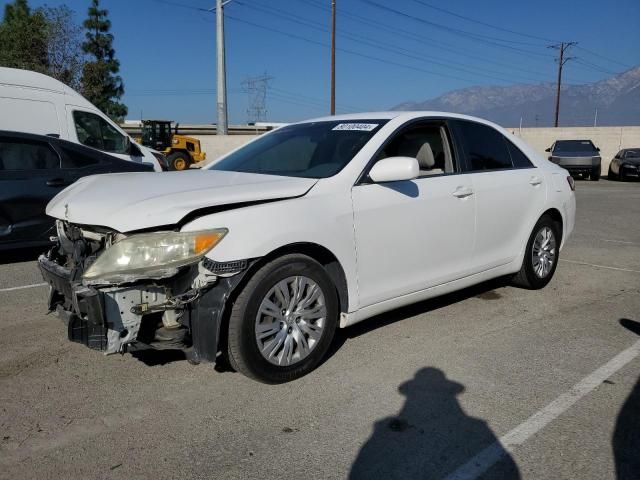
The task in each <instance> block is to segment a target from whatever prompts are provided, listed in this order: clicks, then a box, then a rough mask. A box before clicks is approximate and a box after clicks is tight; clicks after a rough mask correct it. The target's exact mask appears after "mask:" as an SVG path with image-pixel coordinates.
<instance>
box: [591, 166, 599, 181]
mask: <svg viewBox="0 0 640 480" xmlns="http://www.w3.org/2000/svg"><path fill="white" fill-rule="evenodd" d="M590 177H591V180H592V181H594V182H597V181H598V180H600V165H598V166H597V167H596V168H594V169H593V170H591V175H590Z"/></svg>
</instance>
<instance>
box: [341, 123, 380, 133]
mask: <svg viewBox="0 0 640 480" xmlns="http://www.w3.org/2000/svg"><path fill="white" fill-rule="evenodd" d="M377 126H378V124H377V123H340V124H338V125H336V126H335V127H333V128H332V130H356V131H359V132H370V131H372V130H373V129H375V128H376V127H377Z"/></svg>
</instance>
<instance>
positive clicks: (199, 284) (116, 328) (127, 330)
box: [38, 220, 251, 362]
mask: <svg viewBox="0 0 640 480" xmlns="http://www.w3.org/2000/svg"><path fill="white" fill-rule="evenodd" d="M56 229H57V237H56V238H55V239H54V240H55V241H56V245H55V246H54V247H52V248H51V249H50V250H49V251H48V252H47V253H46V254H44V255H41V256H40V258H39V259H38V263H39V267H40V270H41V272H42V275H43V277H44V279H45V280H46V281H47V282H48V283H49V284H50V286H51V291H50V295H49V304H48V306H49V310H50V311H53V312H56V313H57V314H58V316H60V317H61V318H62V319H63V320H64V322H65V323H66V324H67V327H68V336H69V340H72V341H75V342H78V343H82V344H84V345H86V346H88V347H90V348H92V349H95V350H100V351H103V352H104V353H105V354H113V353H125V352H127V351H130V350H137V349H146V348H155V349H179V350H182V351H184V352H185V354H186V355H187V358H190V359H191V360H193V361H196V362H199V361H201V360H205V361H215V358H216V354H217V350H218V348H217V343H218V335H219V326H220V321H221V317H222V315H223V313H224V307H225V304H226V300H227V299H228V297H229V295H230V294H231V292H232V291H233V289H234V288H235V287H236V286H237V285H238V283H239V282H240V280H241V279H242V277H243V276H244V273H245V272H246V270H247V268H248V266H249V265H250V264H251V262H249V261H247V260H241V261H236V262H225V263H219V262H215V261H213V260H211V259H209V258H207V257H203V258H202V259H201V260H199V261H198V262H197V263H193V264H190V265H185V266H181V267H179V268H166V269H160V270H154V271H153V273H152V274H151V275H150V276H148V277H150V278H145V276H144V275H143V274H140V273H138V274H131V275H128V276H124V277H122V278H121V279H120V280H119V281H118V282H104V281H100V280H87V279H86V278H83V277H84V275H85V272H86V271H87V270H88V269H89V268H90V267H91V265H92V264H93V263H94V262H95V261H96V259H97V258H98V257H99V256H100V255H101V254H103V253H104V252H105V251H106V250H108V249H109V248H112V246H113V245H114V244H116V243H117V242H119V241H122V240H124V239H125V238H127V236H126V235H123V234H121V233H119V232H115V231H111V230H107V229H104V228H99V227H85V226H78V225H73V224H70V223H68V222H63V221H61V220H58V221H57V224H56Z"/></svg>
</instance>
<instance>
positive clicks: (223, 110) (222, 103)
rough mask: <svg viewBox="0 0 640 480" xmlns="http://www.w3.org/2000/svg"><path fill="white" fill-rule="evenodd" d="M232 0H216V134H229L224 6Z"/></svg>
mask: <svg viewBox="0 0 640 480" xmlns="http://www.w3.org/2000/svg"><path fill="white" fill-rule="evenodd" d="M229 1H230V0H227V1H225V2H223V1H222V0H216V50H217V52H216V53H217V76H218V87H217V93H218V119H217V123H216V135H227V133H228V123H227V70H226V65H225V58H224V10H223V8H224V6H225V5H226V4H227V3H229Z"/></svg>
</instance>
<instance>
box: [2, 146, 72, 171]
mask: <svg viewBox="0 0 640 480" xmlns="http://www.w3.org/2000/svg"><path fill="white" fill-rule="evenodd" d="M56 168H60V159H59V158H58V155H57V154H56V152H54V151H53V149H52V148H51V147H50V146H49V145H47V144H45V143H39V142H30V141H27V140H21V139H0V171H2V170H5V171H11V170H13V171H15V170H51V169H56Z"/></svg>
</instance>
